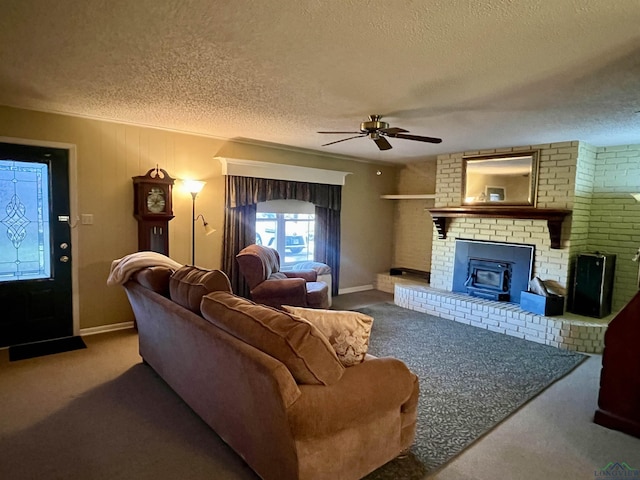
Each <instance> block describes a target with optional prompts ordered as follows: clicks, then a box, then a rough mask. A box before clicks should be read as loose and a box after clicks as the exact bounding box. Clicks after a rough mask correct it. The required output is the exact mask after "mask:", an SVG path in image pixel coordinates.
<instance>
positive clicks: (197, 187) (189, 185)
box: [184, 180, 216, 265]
mask: <svg viewBox="0 0 640 480" xmlns="http://www.w3.org/2000/svg"><path fill="white" fill-rule="evenodd" d="M205 183H207V182H202V181H199V180H184V187H185V189H186V190H187V191H188V192H189V193H190V194H191V199H192V200H191V219H192V222H191V265H195V264H196V222H197V221H198V219H199V218H202V224H203V226H204V231H205V235H211V234H212V233H213V232H215V231H216V230H215V229H214V228H213V227H211V225H209V224H208V223H207V221H206V220H205V218H204V215H202V214H200V215H198V216H197V217H196V197H197V196H198V194H199V193H200V191H201V190H202V189H203V188H204V185H205Z"/></svg>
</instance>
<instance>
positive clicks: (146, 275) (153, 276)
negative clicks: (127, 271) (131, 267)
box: [131, 266, 173, 297]
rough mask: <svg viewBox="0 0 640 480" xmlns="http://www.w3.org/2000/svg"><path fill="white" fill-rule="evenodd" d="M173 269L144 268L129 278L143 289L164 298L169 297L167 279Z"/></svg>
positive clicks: (160, 267) (159, 267)
mask: <svg viewBox="0 0 640 480" xmlns="http://www.w3.org/2000/svg"><path fill="white" fill-rule="evenodd" d="M171 274H173V269H171V268H169V267H162V266H155V267H146V268H143V269H140V270H138V271H137V272H135V273H134V274H133V275H132V276H131V278H132V279H133V280H135V281H136V282H138V283H139V284H140V285H142V286H143V287H145V288H148V289H149V290H153V291H154V292H156V293H159V294H160V295H162V296H164V297H169V278H170V277H171Z"/></svg>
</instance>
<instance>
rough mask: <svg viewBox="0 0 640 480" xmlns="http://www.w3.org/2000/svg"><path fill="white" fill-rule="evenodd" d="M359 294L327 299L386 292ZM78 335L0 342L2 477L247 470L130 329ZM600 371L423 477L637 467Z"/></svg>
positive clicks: (533, 475) (233, 474)
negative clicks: (65, 339) (606, 420)
mask: <svg viewBox="0 0 640 480" xmlns="http://www.w3.org/2000/svg"><path fill="white" fill-rule="evenodd" d="M363 294H364V295H363ZM363 294H351V295H344V296H342V297H343V298H340V297H338V298H337V299H336V300H337V303H336V305H337V308H353V307H359V306H362V305H364V304H367V303H372V302H374V301H376V299H379V300H382V301H386V300H388V296H385V295H381V296H376V295H374V294H371V293H366V292H363ZM363 298H364V300H363ZM84 338H85V342H86V343H87V347H88V348H87V349H85V350H77V351H72V352H67V353H61V354H57V355H51V356H48V357H40V358H34V359H29V360H22V361H18V362H11V363H10V362H9V361H8V355H7V350H1V351H0V479H5V478H6V479H12V480H22V479H47V480H48V479H56V478H57V479H72V478H73V479H75V478H82V479H105V480H106V479H132V478H135V479H172V480H173V479H216V480H217V479H219V480H227V479H234V480H241V479H256V478H257V477H256V476H255V475H254V474H253V472H252V471H251V470H250V469H249V468H248V467H247V466H246V465H245V464H244V463H243V461H242V460H241V459H240V458H238V456H237V455H235V453H233V451H231V450H230V449H229V448H228V447H227V446H226V445H225V444H224V443H222V442H221V441H220V440H219V439H218V437H217V436H216V435H215V434H214V433H213V432H212V431H211V430H210V429H209V427H207V426H206V425H205V424H204V423H203V422H202V421H200V419H199V418H198V417H197V416H196V415H195V414H194V413H193V412H192V411H191V410H190V409H189V408H188V407H187V406H186V405H184V403H182V401H181V400H180V399H179V398H178V397H177V396H176V395H175V394H174V393H173V392H172V391H171V390H170V389H169V388H168V387H167V386H166V385H165V384H164V382H162V380H161V379H159V378H158V377H157V376H156V375H155V374H154V373H153V372H152V371H151V370H150V369H149V368H148V367H147V366H145V365H142V364H141V363H140V357H139V356H138V354H137V337H136V334H135V332H134V331H122V332H116V333H110V334H103V335H95V336H90V337H84ZM599 372H600V357H599V356H594V357H592V358H590V359H589V360H588V361H586V362H584V363H583V364H582V365H580V366H579V367H578V368H577V369H576V370H574V371H573V372H572V373H571V374H569V375H568V376H566V377H565V378H563V379H562V380H560V381H558V382H556V383H555V384H554V385H552V386H551V387H550V388H549V389H547V390H546V391H544V392H543V393H542V394H541V395H539V396H538V397H536V398H535V399H534V400H533V401H531V402H530V403H528V404H527V405H526V406H525V407H523V408H522V409H520V410H519V411H518V412H517V413H515V414H514V415H512V416H511V417H510V418H509V419H507V420H506V421H505V422H503V423H502V424H500V425H499V426H498V427H497V428H496V429H494V430H492V431H491V432H490V433H489V434H487V435H486V436H484V437H483V438H482V439H481V440H480V441H479V442H477V443H476V444H474V445H473V446H472V447H470V448H469V449H467V450H465V451H464V452H463V453H462V454H461V455H460V456H458V457H456V458H455V459H454V460H453V461H451V462H450V463H449V464H447V465H446V466H445V467H444V468H443V469H441V470H440V471H438V472H436V473H435V474H433V475H431V477H429V478H433V479H438V480H472V479H473V480H485V479H486V480H494V479H497V478H500V479H516V480H517V479H523V480H528V479H531V480H539V479H552V478H557V479H563V480H574V479H575V480H585V479H587V480H588V479H593V478H594V472H595V471H596V470H598V469H600V468H602V467H604V466H605V465H606V464H607V463H609V462H626V463H627V464H629V465H630V466H632V467H634V468H640V439H637V438H634V437H631V436H628V435H625V434H622V433H620V432H616V431H612V430H607V429H605V428H603V427H600V426H598V425H595V424H594V423H593V422H592V418H593V412H594V410H595V408H596V400H597V389H598V380H599ZM425 387H426V386H425Z"/></svg>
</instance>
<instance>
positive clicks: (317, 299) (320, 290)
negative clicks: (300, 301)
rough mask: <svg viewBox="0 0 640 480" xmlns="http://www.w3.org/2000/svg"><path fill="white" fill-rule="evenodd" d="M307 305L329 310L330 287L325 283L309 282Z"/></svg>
mask: <svg viewBox="0 0 640 480" xmlns="http://www.w3.org/2000/svg"><path fill="white" fill-rule="evenodd" d="M307 304H308V305H309V306H310V307H311V308H329V286H328V285H327V284H326V283H324V282H307Z"/></svg>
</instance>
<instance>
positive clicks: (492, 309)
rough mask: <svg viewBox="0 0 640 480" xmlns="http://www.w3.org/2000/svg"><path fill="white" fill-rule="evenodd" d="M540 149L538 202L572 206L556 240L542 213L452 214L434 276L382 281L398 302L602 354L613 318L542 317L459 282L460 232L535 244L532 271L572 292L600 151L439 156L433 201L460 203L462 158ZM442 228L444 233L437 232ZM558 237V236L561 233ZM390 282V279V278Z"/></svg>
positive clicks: (562, 146) (575, 147)
mask: <svg viewBox="0 0 640 480" xmlns="http://www.w3.org/2000/svg"><path fill="white" fill-rule="evenodd" d="M529 150H538V151H539V152H540V156H539V174H538V186H537V208H538V209H553V210H558V211H564V210H569V211H571V214H570V215H567V216H566V218H565V217H563V218H562V219H561V223H558V224H557V225H561V227H560V228H559V232H556V233H559V239H558V238H556V239H555V240H554V239H553V235H550V231H549V222H548V221H547V219H545V218H535V216H534V218H527V216H524V218H518V217H517V215H514V216H513V217H512V218H493V217H491V215H487V216H472V217H461V218H456V217H453V218H449V219H447V227H446V230H447V231H446V238H444V239H439V238H437V237H438V234H437V233H436V227H435V226H434V235H433V242H432V250H431V283H430V284H429V285H428V284H425V283H422V282H419V281H415V280H413V279H410V278H407V277H403V278H397V279H391V280H388V279H384V278H378V285H379V287H378V288H381V289H383V290H385V289H386V291H390V290H389V288H392V289H393V290H392V291H394V293H395V303H396V304H398V305H399V306H402V307H405V308H410V309H414V310H418V311H423V312H427V313H430V314H433V315H437V316H439V317H443V318H449V319H451V320H456V321H459V322H462V323H467V324H470V325H474V326H477V327H481V328H485V329H489V330H493V331H497V332H500V333H504V334H508V335H513V336H517V337H520V338H524V339H527V340H531V341H535V342H538V343H544V344H548V345H552V346H556V347H561V348H567V349H571V350H577V351H583V352H593V353H599V352H601V351H602V345H603V339H604V332H605V331H606V325H607V323H608V320H610V317H609V318H605V319H589V318H584V317H578V316H576V315H572V314H565V315H563V316H560V317H544V316H540V315H536V314H533V313H529V312H525V311H523V310H522V309H520V307H519V305H518V304H516V303H505V302H498V301H494V300H490V299H485V298H477V297H470V296H468V295H466V294H464V293H458V292H456V291H455V290H456V289H454V278H453V276H454V264H455V251H456V240H457V239H469V240H477V241H480V242H491V243H516V244H524V245H531V246H532V247H533V248H534V249H535V255H534V260H533V265H532V274H533V275H534V276H538V277H540V278H541V279H543V280H544V281H545V283H546V284H547V285H551V286H552V289H553V290H554V291H555V292H557V293H561V294H565V295H566V294H567V293H568V291H569V288H568V286H569V285H570V284H571V281H572V278H571V277H572V274H571V272H572V271H573V262H574V260H575V257H576V255H577V253H580V252H583V251H585V250H586V248H587V232H588V227H589V208H590V205H589V204H588V203H587V202H585V201H584V198H585V197H586V196H587V194H586V193H585V192H590V191H591V190H590V189H591V188H592V185H591V183H592V182H593V169H594V164H595V158H596V150H595V149H594V148H592V147H590V146H588V145H584V144H581V143H580V142H563V143H555V144H545V145H534V146H523V147H520V148H512V149H500V150H488V151H474V152H463V153H457V154H448V155H441V156H439V157H438V159H437V166H436V188H435V191H436V197H435V208H436V209H447V208H452V207H461V200H462V175H463V172H462V165H463V157H465V156H468V155H491V154H504V153H507V154H508V153H516V152H520V151H529ZM438 233H441V232H438ZM556 237H557V235H556ZM389 284H390V285H389Z"/></svg>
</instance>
